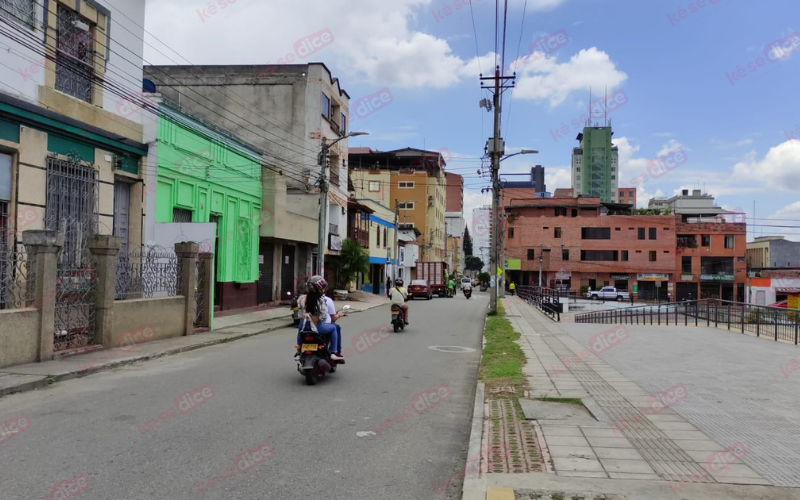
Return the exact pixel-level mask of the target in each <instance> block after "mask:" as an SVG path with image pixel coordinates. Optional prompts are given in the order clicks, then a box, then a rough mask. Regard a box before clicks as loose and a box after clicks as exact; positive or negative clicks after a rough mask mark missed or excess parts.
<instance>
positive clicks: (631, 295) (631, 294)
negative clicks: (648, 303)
mask: <svg viewBox="0 0 800 500" xmlns="http://www.w3.org/2000/svg"><path fill="white" fill-rule="evenodd" d="M628 295H630V297H631V306H632V305H633V292H631V293H630V294H628Z"/></svg>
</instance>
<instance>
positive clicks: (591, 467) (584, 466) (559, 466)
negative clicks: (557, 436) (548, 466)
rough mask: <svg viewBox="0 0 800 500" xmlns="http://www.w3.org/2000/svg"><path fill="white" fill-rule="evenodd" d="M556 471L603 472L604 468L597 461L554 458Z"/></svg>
mask: <svg viewBox="0 0 800 500" xmlns="http://www.w3.org/2000/svg"><path fill="white" fill-rule="evenodd" d="M553 466H554V467H555V468H556V471H558V472H561V471H595V472H603V466H602V465H600V461H598V460H596V459H587V458H575V457H572V458H563V457H553Z"/></svg>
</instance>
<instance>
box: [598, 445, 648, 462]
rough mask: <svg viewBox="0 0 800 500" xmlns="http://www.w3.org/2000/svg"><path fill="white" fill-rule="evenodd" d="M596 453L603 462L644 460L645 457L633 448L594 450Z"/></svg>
mask: <svg viewBox="0 0 800 500" xmlns="http://www.w3.org/2000/svg"><path fill="white" fill-rule="evenodd" d="M593 450H594V453H595V455H597V458H599V459H600V460H601V461H602V460H603V459H611V460H644V457H642V455H641V454H640V453H639V452H638V451H636V450H635V449H632V448H594V449H593Z"/></svg>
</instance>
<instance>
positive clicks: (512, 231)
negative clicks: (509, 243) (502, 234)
mask: <svg viewBox="0 0 800 500" xmlns="http://www.w3.org/2000/svg"><path fill="white" fill-rule="evenodd" d="M513 237H514V228H513V227H510V228H508V238H509V239H511V238H513Z"/></svg>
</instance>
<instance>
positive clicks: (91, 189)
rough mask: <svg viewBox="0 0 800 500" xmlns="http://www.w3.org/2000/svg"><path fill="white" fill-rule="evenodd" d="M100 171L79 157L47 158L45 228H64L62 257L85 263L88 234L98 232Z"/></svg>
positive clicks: (55, 229)
mask: <svg viewBox="0 0 800 500" xmlns="http://www.w3.org/2000/svg"><path fill="white" fill-rule="evenodd" d="M98 193H99V179H98V172H97V170H95V169H94V168H93V167H92V166H91V165H86V164H83V163H82V162H80V161H79V160H77V159H74V158H70V159H69V160H61V159H58V158H55V157H49V158H47V188H46V196H47V202H46V209H45V229H48V230H52V231H57V230H60V231H64V246H63V247H62V249H61V254H62V256H61V258H62V259H68V260H69V262H72V263H78V262H82V259H83V257H84V256H85V255H86V252H85V250H86V240H87V238H88V236H90V235H92V234H97V230H98V227H97V226H98V210H97V200H98Z"/></svg>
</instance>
